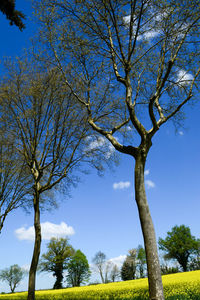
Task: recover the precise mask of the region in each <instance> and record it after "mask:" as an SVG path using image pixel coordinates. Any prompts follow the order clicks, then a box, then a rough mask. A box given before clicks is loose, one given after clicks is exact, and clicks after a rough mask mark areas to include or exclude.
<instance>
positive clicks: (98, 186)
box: [0, 0, 200, 293]
mask: <svg viewBox="0 0 200 300" xmlns="http://www.w3.org/2000/svg"><path fill="white" fill-rule="evenodd" d="M16 3H17V8H18V9H19V10H22V11H24V12H25V14H27V17H28V15H29V16H30V15H31V12H30V1H25V0H23V1H22V0H18V1H16ZM0 26H1V32H0V35H1V37H0V38H1V41H2V45H1V47H0V60H2V59H3V57H4V56H11V57H15V56H19V55H21V54H22V50H23V48H25V47H27V46H28V45H29V43H30V42H29V38H30V36H31V35H32V34H33V33H34V32H36V28H35V27H34V26H33V25H32V22H31V21H30V20H28V19H27V20H26V29H25V30H24V31H23V32H20V31H19V30H18V28H16V27H14V26H9V22H8V21H7V20H6V19H5V17H4V16H3V15H2V14H1V15H0ZM199 108H200V104H199V103H197V104H196V105H195V106H194V107H193V108H192V107H189V106H188V107H187V108H186V109H185V111H186V115H187V119H186V120H185V123H184V128H180V129H179V130H178V132H177V133H175V129H174V127H173V125H172V124H171V123H169V124H168V125H165V126H163V127H162V128H161V130H160V132H158V134H157V135H156V136H155V137H154V140H153V146H152V148H151V150H150V153H149V156H148V159H147V166H146V177H145V178H146V188H147V197H148V201H149V205H150V209H151V213H152V217H153V221H154V225H155V229H156V235H157V239H158V237H165V235H166V232H167V231H169V230H170V229H171V228H172V227H173V226H174V225H181V224H185V225H187V226H189V227H190V228H191V231H192V234H193V235H195V236H196V237H198V238H199V237H200V230H199V211H200V201H199V200H200V183H199V182H200V176H199V174H200V136H199V130H200V125H199ZM120 157H121V160H120V165H119V166H117V167H116V168H115V170H114V172H112V171H110V170H106V172H105V175H104V176H103V177H99V176H98V175H97V172H96V171H95V170H91V173H90V174H89V175H83V176H82V178H81V182H80V184H79V185H78V186H77V188H76V189H73V190H72V191H71V196H72V197H71V198H67V197H66V196H65V195H59V194H58V196H57V198H58V200H59V203H60V206H59V208H58V209H57V210H54V211H51V212H44V213H43V214H42V215H41V222H42V223H45V226H46V227H45V228H46V229H45V232H44V237H46V238H47V239H46V240H44V241H43V243H42V250H41V253H43V252H44V251H45V250H46V246H45V245H46V243H47V242H48V238H49V235H50V234H52V232H53V230H54V231H55V232H56V233H57V234H60V236H63V235H65V234H66V232H68V233H70V232H71V233H73V234H72V235H70V236H69V237H70V242H71V244H72V246H73V247H74V248H75V249H81V251H83V252H84V254H85V255H86V256H87V258H88V260H89V262H90V263H91V260H92V258H93V257H94V255H95V253H96V252H97V251H99V250H101V251H103V252H104V253H105V254H106V255H107V257H108V259H113V258H116V261H118V262H119V261H122V258H124V255H126V254H127V252H128V250H129V249H131V248H135V247H137V246H138V245H139V244H143V239H142V234H141V229H140V224H139V218H138V213H137V207H136V204H135V201H134V188H133V180H134V177H133V172H134V161H133V159H132V158H130V157H128V156H125V155H121V156H120ZM47 222H48V223H47ZM62 222H64V223H62ZM52 224H54V225H52ZM66 224H67V225H66ZM32 225H33V215H32V214H30V215H27V214H25V212H24V211H22V210H17V211H15V212H13V213H11V214H10V215H9V216H8V217H7V220H6V222H5V226H4V228H3V230H2V234H1V235H0V245H1V246H0V269H3V268H6V267H8V266H10V265H12V264H19V265H20V266H23V267H25V266H26V267H28V266H29V264H30V261H31V257H32V251H33V242H32V241H31V229H30V227H31V226H32ZM55 225H56V226H55ZM67 226H68V227H72V228H68V227H67ZM16 230H18V231H17V232H18V235H17V233H16ZM20 238H21V239H20ZM95 278H97V279H98V280H100V279H99V277H98V275H95V274H94V275H93V279H95ZM53 283H54V279H53V278H52V276H51V275H50V274H43V275H39V276H38V279H37V289H42V288H51V287H52V286H53ZM26 289H27V278H26V279H25V280H23V282H22V283H21V285H20V286H19V287H18V290H26ZM2 291H9V288H8V286H7V285H6V284H5V283H1V282H0V293H1V292H2Z"/></svg>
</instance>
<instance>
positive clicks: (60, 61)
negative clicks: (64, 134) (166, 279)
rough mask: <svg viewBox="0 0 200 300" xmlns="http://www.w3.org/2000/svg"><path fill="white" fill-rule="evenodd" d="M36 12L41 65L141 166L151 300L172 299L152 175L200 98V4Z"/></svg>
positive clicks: (92, 4)
mask: <svg viewBox="0 0 200 300" xmlns="http://www.w3.org/2000/svg"><path fill="white" fill-rule="evenodd" d="M36 9H37V11H36V12H37V14H38V15H39V22H40V24H41V35H40V40H39V42H40V46H41V47H42V48H43V50H44V51H43V53H44V56H42V55H40V57H39V58H40V61H41V62H42V61H44V62H46V61H48V63H49V64H53V65H54V66H55V65H57V67H58V69H59V71H60V72H61V74H62V76H63V81H64V82H65V84H66V86H68V87H69V88H70V89H71V91H72V93H73V95H74V97H75V98H76V99H77V101H79V103H80V105H81V106H82V107H85V110H86V111H87V114H88V122H89V124H90V126H91V127H92V128H93V130H94V131H96V132H97V133H99V134H100V135H102V136H103V137H104V138H106V139H107V140H108V141H110V143H111V144H112V145H113V146H114V147H115V149H116V150H117V151H119V152H120V153H124V154H127V155H130V157H132V158H133V159H134V160H135V200H136V203H137V207H138V212H139V217H140V223H141V228H142V232H143V236H144V245H145V251H146V257H147V269H148V281H149V293H150V299H157V300H158V299H164V295H163V286H162V279H161V271H160V263H159V257H158V251H157V243H156V236H155V231H154V225H153V222H152V218H151V214H150V210H149V205H148V202H147V198H146V193H145V184H144V170H145V165H146V160H147V157H148V153H149V150H150V148H151V146H152V139H153V137H154V135H155V134H156V133H157V132H158V131H159V129H160V128H161V126H162V125H164V124H165V123H166V122H168V121H169V120H174V121H176V125H177V126H178V125H180V122H179V121H180V120H181V119H182V115H181V112H182V108H183V106H184V105H185V104H187V103H190V102H191V100H192V98H194V97H193V96H194V95H195V92H198V84H197V80H198V78H199V73H200V67H199V61H200V59H199V56H200V51H199V47H198V45H199V44H198V42H199V30H200V26H199V22H200V3H199V1H198V0H192V1H181V0H178V1H174V0H169V1H164V0H163V1H160V0H159V1H158V0H141V1H139V0H133V1H131V0H130V1H121V0H117V1H113V0H106V1H105V0H100V1H94V0H89V1H88V0H87V1H86V0H83V1H77V0H74V1H67V0H58V1H53V0H45V1H43V2H41V1H37V7H36ZM47 55H48V56H49V59H48V57H47ZM93 66H95V68H94V67H93ZM80 87H81V90H80ZM130 129H132V130H130Z"/></svg>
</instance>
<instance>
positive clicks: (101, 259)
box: [92, 251, 106, 283]
mask: <svg viewBox="0 0 200 300" xmlns="http://www.w3.org/2000/svg"><path fill="white" fill-rule="evenodd" d="M92 262H93V264H94V265H95V266H96V268H97V270H98V272H99V274H100V277H101V281H102V283H105V277H104V268H105V265H106V255H105V254H104V253H103V252H101V251H99V252H97V253H96V254H95V256H94V258H93V259H92Z"/></svg>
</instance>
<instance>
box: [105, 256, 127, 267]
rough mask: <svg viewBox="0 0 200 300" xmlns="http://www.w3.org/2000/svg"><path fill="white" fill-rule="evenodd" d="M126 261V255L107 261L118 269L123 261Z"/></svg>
mask: <svg viewBox="0 0 200 300" xmlns="http://www.w3.org/2000/svg"><path fill="white" fill-rule="evenodd" d="M125 259H126V255H120V256H117V257H114V258H111V259H109V260H108V261H109V262H112V263H113V264H114V265H117V266H118V268H121V266H122V264H123V262H124V260H125Z"/></svg>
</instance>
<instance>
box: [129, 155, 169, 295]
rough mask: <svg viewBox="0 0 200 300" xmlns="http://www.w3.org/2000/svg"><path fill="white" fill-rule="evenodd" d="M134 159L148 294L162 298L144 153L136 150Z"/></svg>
mask: <svg viewBox="0 0 200 300" xmlns="http://www.w3.org/2000/svg"><path fill="white" fill-rule="evenodd" d="M135 159H136V162H135V197H136V202H137V206H138V211H139V217H140V223H141V228H142V232H143V237H144V244H145V251H146V258H147V270H148V282H149V296H150V299H151V300H163V299H164V293H163V285H162V277H161V271H160V262H159V257H158V249H157V242H156V236H155V230H154V225H153V222H152V218H151V214H150V210H149V206H148V202H147V198H146V193H145V185H144V168H145V162H146V155H144V153H142V151H138V155H137V157H136V158H135Z"/></svg>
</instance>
